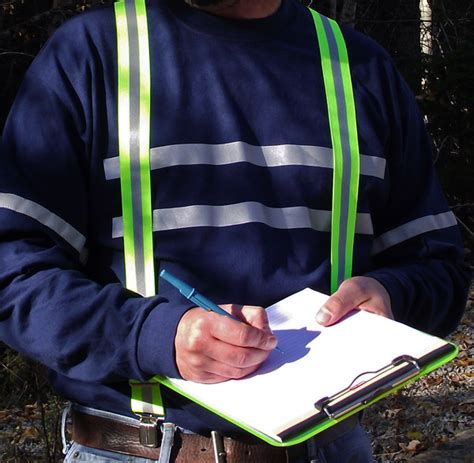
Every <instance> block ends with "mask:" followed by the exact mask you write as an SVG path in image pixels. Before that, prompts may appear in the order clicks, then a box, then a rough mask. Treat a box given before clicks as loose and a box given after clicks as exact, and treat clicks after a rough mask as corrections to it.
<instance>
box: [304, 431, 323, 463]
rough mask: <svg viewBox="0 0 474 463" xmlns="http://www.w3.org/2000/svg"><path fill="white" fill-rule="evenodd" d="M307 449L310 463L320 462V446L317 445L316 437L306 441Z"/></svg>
mask: <svg viewBox="0 0 474 463" xmlns="http://www.w3.org/2000/svg"><path fill="white" fill-rule="evenodd" d="M306 447H307V449H308V461H309V463H318V462H319V461H320V460H319V458H318V445H317V444H316V439H315V438H314V437H311V438H309V439H308V440H307V441H306Z"/></svg>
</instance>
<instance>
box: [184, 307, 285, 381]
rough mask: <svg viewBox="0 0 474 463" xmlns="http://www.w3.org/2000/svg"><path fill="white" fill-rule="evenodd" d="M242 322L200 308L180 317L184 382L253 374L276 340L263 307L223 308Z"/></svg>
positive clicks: (226, 378) (274, 345) (216, 379)
mask: <svg viewBox="0 0 474 463" xmlns="http://www.w3.org/2000/svg"><path fill="white" fill-rule="evenodd" d="M221 307H222V308H223V309H224V310H226V311H228V312H229V313H232V314H233V315H235V316H237V318H239V319H241V320H242V322H239V321H236V320H233V319H232V318H229V317H224V316H222V315H219V314H216V313H214V312H207V311H206V310H203V309H202V308H200V307H195V308H193V309H190V310H188V311H187V312H186V313H185V314H184V315H183V317H182V318H181V320H180V322H179V324H178V329H177V332H176V338H175V352H176V364H177V366H178V370H179V373H180V374H181V376H182V377H183V378H184V379H187V380H190V381H196V382H199V383H219V382H222V381H227V380H228V379H239V378H243V377H244V376H247V375H249V374H250V373H253V372H254V371H255V370H256V369H257V368H258V367H259V366H260V365H261V364H262V363H263V362H264V361H265V360H266V358H267V357H268V356H269V355H270V353H271V351H272V350H273V349H274V348H275V347H276V345H277V340H276V338H275V336H273V335H272V333H271V330H270V328H269V325H268V319H267V315H266V313H265V310H264V309H263V308H262V307H254V306H243V307H241V306H239V307H236V306H234V305H230V304H229V305H222V306H221Z"/></svg>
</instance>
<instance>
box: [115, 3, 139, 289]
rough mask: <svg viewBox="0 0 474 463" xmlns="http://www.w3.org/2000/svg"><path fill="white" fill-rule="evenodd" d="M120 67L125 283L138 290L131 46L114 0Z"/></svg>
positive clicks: (120, 7) (122, 8)
mask: <svg viewBox="0 0 474 463" xmlns="http://www.w3.org/2000/svg"><path fill="white" fill-rule="evenodd" d="M115 21H116V27H117V67H118V108H117V111H118V145H119V156H120V185H121V194H122V215H123V225H124V259H125V275H126V286H127V288H129V289H131V290H135V291H136V280H137V278H136V272H135V246H134V236H133V235H134V233H133V203H132V188H131V172H130V152H129V147H130V80H129V68H130V63H129V46H128V28H127V16H126V12H125V3H123V2H117V3H115Z"/></svg>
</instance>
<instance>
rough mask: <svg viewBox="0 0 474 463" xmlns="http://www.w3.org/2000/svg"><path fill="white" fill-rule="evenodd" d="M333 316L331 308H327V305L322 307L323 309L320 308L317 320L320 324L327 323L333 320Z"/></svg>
mask: <svg viewBox="0 0 474 463" xmlns="http://www.w3.org/2000/svg"><path fill="white" fill-rule="evenodd" d="M331 317H332V314H331V312H329V310H328V309H326V307H321V309H319V312H318V313H317V314H316V321H317V322H318V323H319V324H320V325H326V324H327V323H329V321H330V320H331Z"/></svg>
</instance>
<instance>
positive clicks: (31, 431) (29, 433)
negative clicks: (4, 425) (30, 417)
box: [19, 426, 39, 444]
mask: <svg viewBox="0 0 474 463" xmlns="http://www.w3.org/2000/svg"><path fill="white" fill-rule="evenodd" d="M38 436H39V431H38V430H37V429H36V428H35V427H34V426H27V427H26V428H24V429H23V431H22V433H21V437H20V440H19V444H23V443H24V442H25V441H26V440H29V439H37V438H38Z"/></svg>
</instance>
